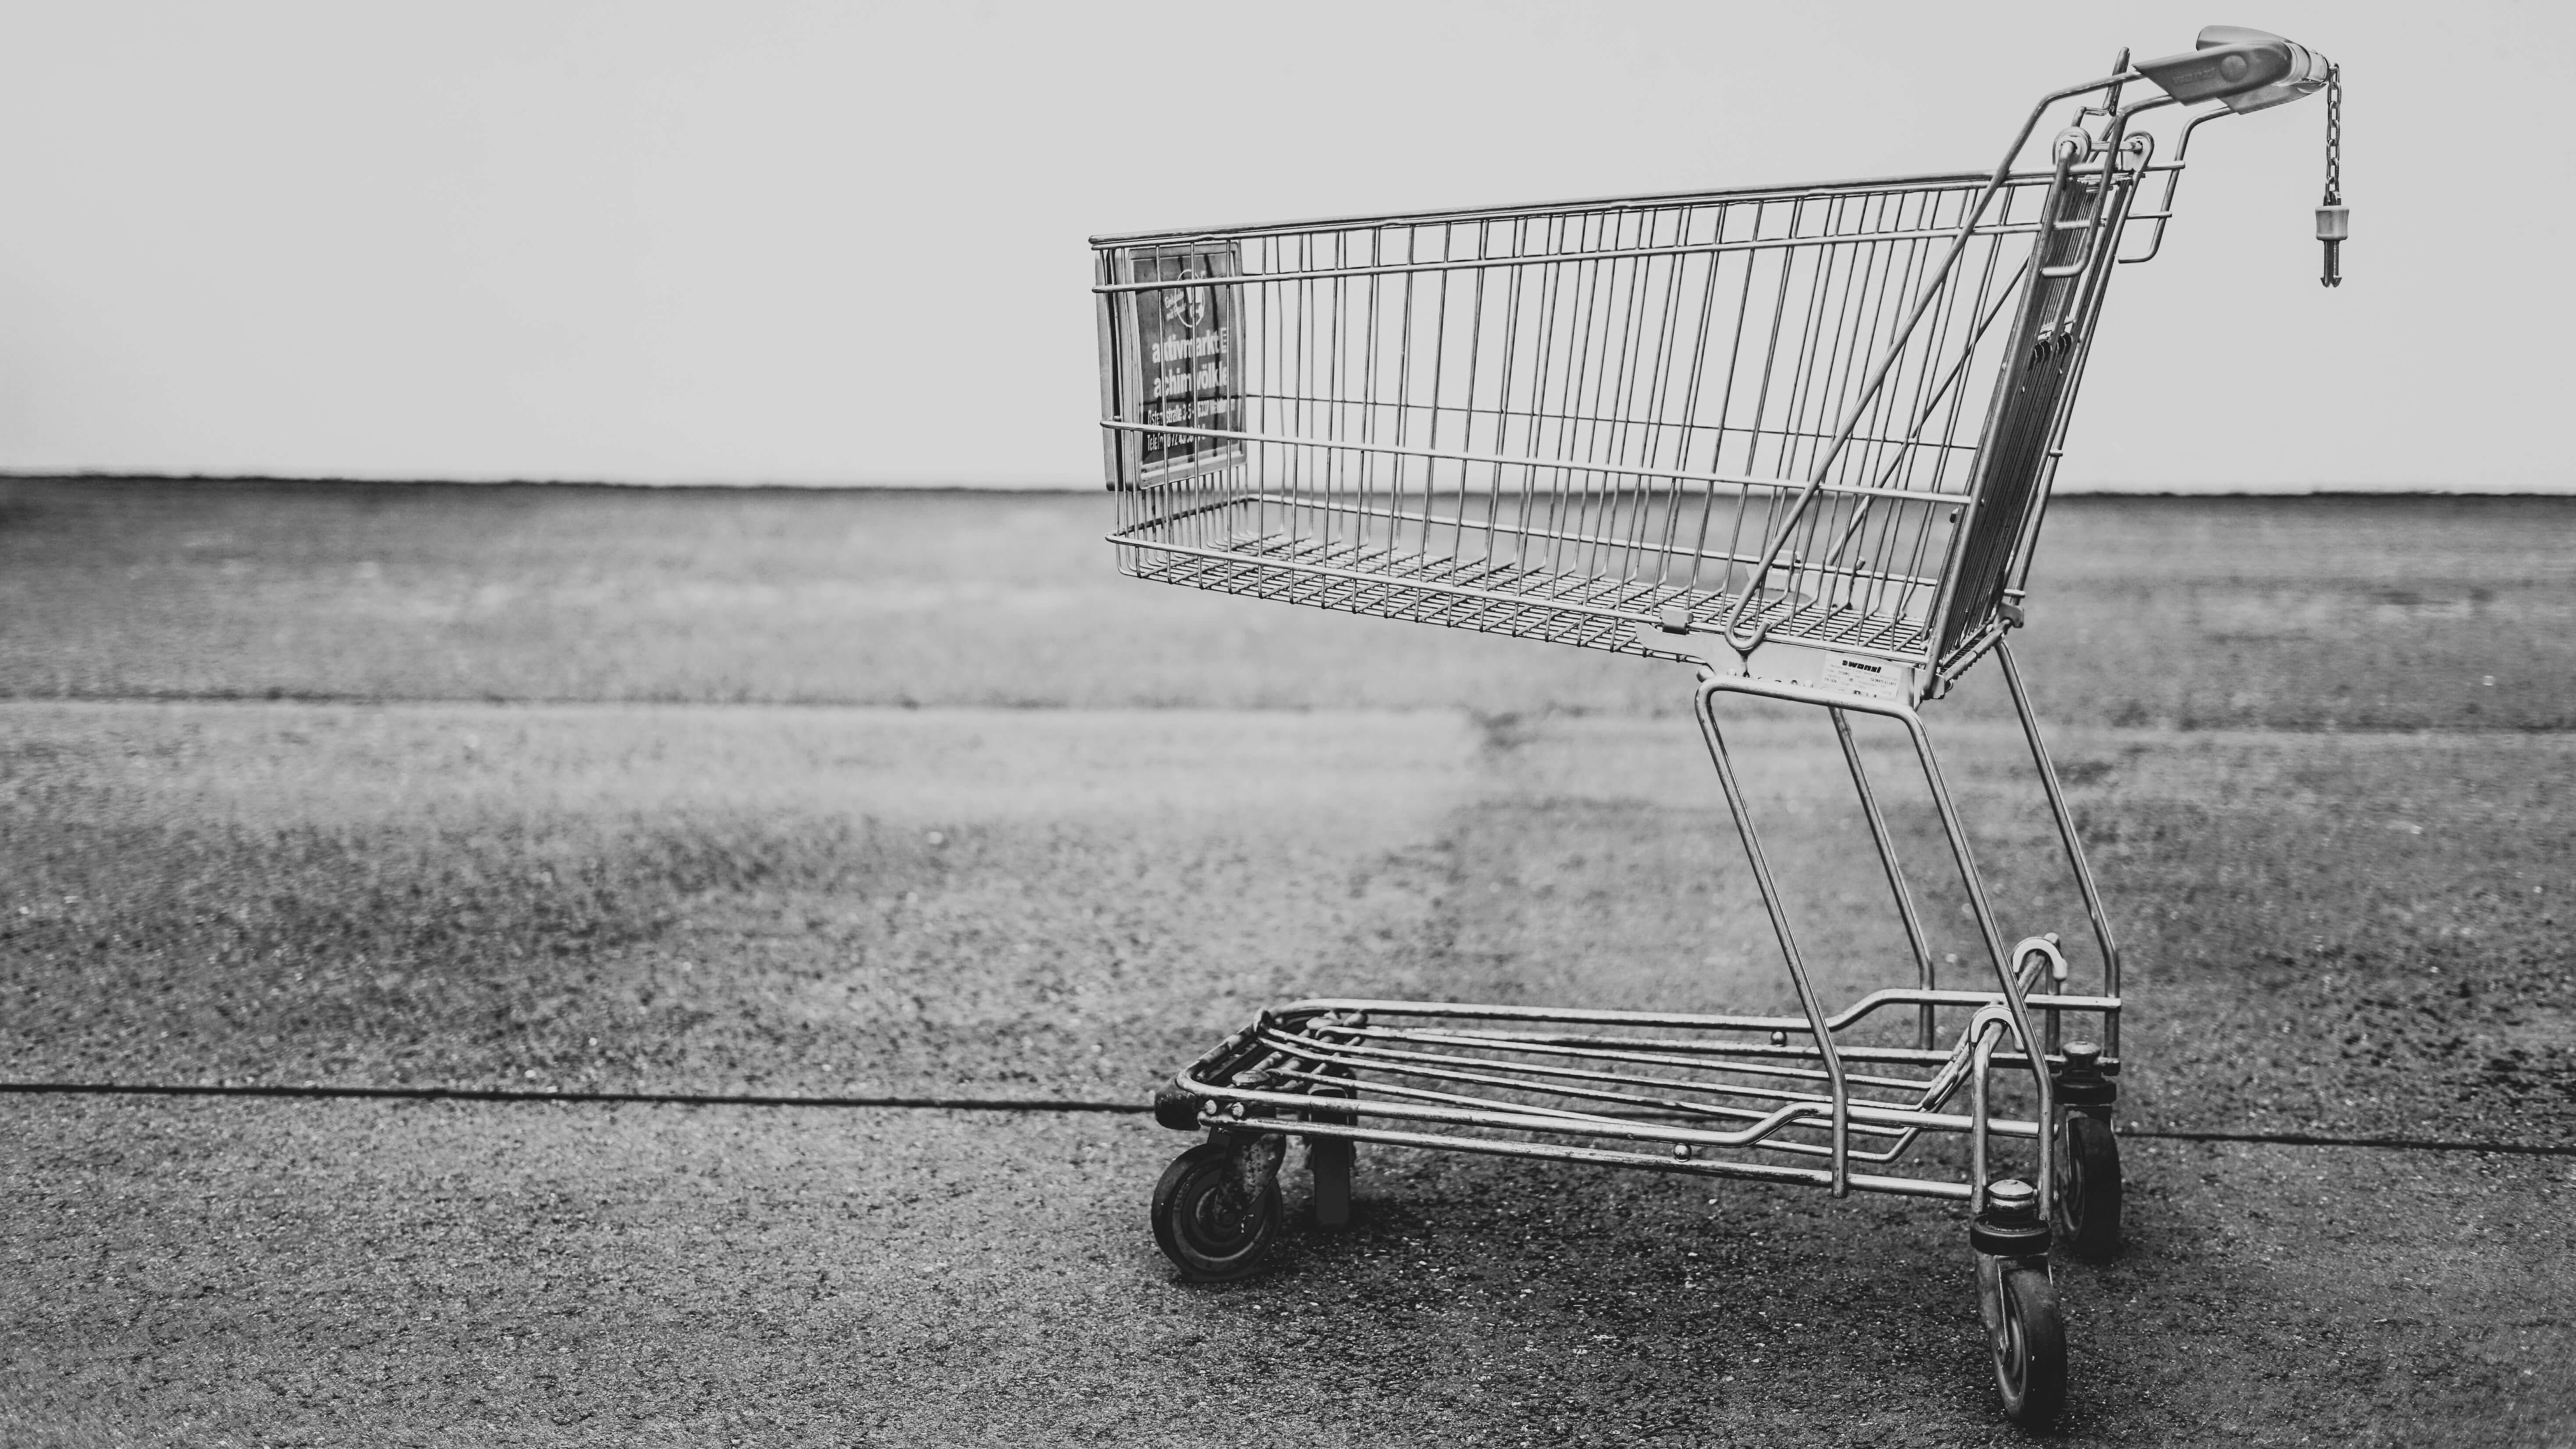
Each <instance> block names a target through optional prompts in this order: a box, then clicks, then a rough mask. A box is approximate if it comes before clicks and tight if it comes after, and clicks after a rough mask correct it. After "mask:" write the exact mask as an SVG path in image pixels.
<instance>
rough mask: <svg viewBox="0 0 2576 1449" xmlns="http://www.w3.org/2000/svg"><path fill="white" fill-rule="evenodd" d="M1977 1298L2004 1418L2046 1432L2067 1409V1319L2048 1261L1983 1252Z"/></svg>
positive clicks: (1979, 1265) (1979, 1268)
mask: <svg viewBox="0 0 2576 1449" xmlns="http://www.w3.org/2000/svg"><path fill="white" fill-rule="evenodd" d="M1977 1275H1978V1278H1979V1282H1978V1285H1977V1286H1978V1289H1979V1292H1978V1295H1977V1296H1978V1299H1979V1306H1980V1307H1981V1308H1982V1309H1983V1310H1984V1315H1985V1319H1986V1343H1987V1346H1988V1347H1989V1348H1990V1349H1991V1350H1992V1351H1993V1353H1994V1360H1995V1388H1996V1389H1997V1390H1998V1391H1999V1392H2000V1393H2001V1394H2002V1395H2003V1401H2004V1416H2005V1417H2006V1418H2008V1419H2010V1420H2012V1421H2013V1422H2014V1423H2016V1424H2019V1425H2020V1426H2021V1427H2023V1428H2025V1429H2029V1430H2032V1431H2034V1432H2045V1431H2046V1430H2047V1429H2049V1428H2050V1427H2051V1426H2052V1425H2054V1424H2055V1423H2056V1422H2057V1415H2058V1411H2059V1410H2061V1409H2063V1408H2065V1407H2066V1318H2065V1315H2064V1314H2062V1313H2061V1312H2059V1310H2058V1307H2057V1285H2056V1284H2055V1283H2053V1282H2051V1281H2050V1280H2049V1276H2048V1265H2047V1263H2046V1261H2045V1260H2042V1261H2038V1262H2030V1261H2025V1260H2019V1259H2013V1258H1996V1257H1985V1256H1981V1257H1979V1258H1978V1260H1977Z"/></svg>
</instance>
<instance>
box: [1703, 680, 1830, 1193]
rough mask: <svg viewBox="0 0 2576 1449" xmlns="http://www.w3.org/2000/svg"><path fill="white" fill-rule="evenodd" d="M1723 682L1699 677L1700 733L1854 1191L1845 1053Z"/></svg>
mask: <svg viewBox="0 0 2576 1449" xmlns="http://www.w3.org/2000/svg"><path fill="white" fill-rule="evenodd" d="M1722 687H1723V685H1722V681H1720V680H1719V679H1718V678H1717V677H1716V676H1715V675H1714V674H1703V675H1701V676H1700V686H1699V693H1698V694H1697V696H1696V697H1695V704H1696V713H1697V714H1698V715H1699V732H1700V737H1701V738H1702V739H1704V740H1706V741H1707V742H1708V758H1709V762H1710V763H1711V764H1713V765H1715V766H1716V767H1717V781H1718V784H1719V786H1720V787H1721V788H1722V789H1724V790H1725V792H1726V808H1727V810H1728V811H1729V812H1731V813H1732V814H1733V815H1734V816H1735V832H1736V834H1737V836H1739V837H1740V838H1741V839H1742V840H1743V841H1744V858H1745V860H1746V862H1747V863H1749V864H1750V865H1751V866H1752V868H1753V883H1754V884H1755V885H1756V886H1758V887H1759V888H1760V889H1761V891H1762V905H1763V909H1765V910H1767V911H1769V912H1770V915H1771V930H1772V933H1773V934H1774V935H1776V936H1778V937H1779V938H1780V955H1781V958H1782V959H1783V960H1785V961H1786V962H1787V963H1788V966H1789V980H1790V982H1791V983H1792V984H1793V985H1795V986H1796V987H1797V989H1798V1006H1799V1008H1800V1009H1801V1010H1803V1011H1804V1012H1806V1014H1807V1029H1808V1030H1809V1031H1810V1032H1812V1033H1814V1034H1815V1038H1816V1051H1817V1053H1818V1055H1819V1056H1821V1057H1822V1058H1823V1060H1824V1066H1825V1080H1826V1082H1827V1084H1828V1085H1829V1086H1830V1088H1831V1090H1832V1092H1833V1098H1834V1127H1833V1136H1834V1148H1833V1161H1834V1180H1833V1194H1834V1196H1836V1197H1843V1196H1847V1195H1848V1194H1849V1193H1850V1192H1851V1091H1850V1089H1849V1088H1848V1087H1847V1086H1845V1085H1844V1082H1843V1059H1842V1053H1841V1052H1839V1051H1837V1050H1836V1049H1835V1047H1834V1033H1833V1028H1832V1027H1831V1026H1829V1025H1827V1023H1826V1021H1825V1009H1824V1005H1823V1003H1821V1002H1819V1001H1818V1000H1817V999H1816V988H1815V986H1814V985H1813V984H1812V983H1811V982H1809V981H1808V979H1807V963H1806V961H1805V959H1804V958H1802V957H1801V956H1800V955H1799V954H1798V942H1797V938H1796V937H1795V936H1793V935H1791V934H1790V931H1789V915H1788V911H1787V910H1786V909H1785V908H1784V907H1783V905H1782V904H1781V901H1780V888H1779V886H1778V884H1777V883H1776V882H1774V881H1773V880H1772V878H1771V862H1770V861H1769V859H1767V858H1766V857H1765V856H1764V855H1763V854H1762V838H1761V836H1760V835H1758V834H1756V833H1755V831H1754V829H1753V812H1752V810H1751V809H1750V808H1749V807H1748V806H1747V805H1746V803H1745V800H1744V786H1743V784H1742V783H1741V782H1740V781H1738V780H1737V779H1736V777H1735V764H1734V762H1733V761H1731V760H1730V759H1728V758H1727V754H1726V737H1725V736H1724V735H1722V734H1721V733H1719V731H1718V728H1717V696H1718V692H1719V690H1720V689H1721V688H1722Z"/></svg>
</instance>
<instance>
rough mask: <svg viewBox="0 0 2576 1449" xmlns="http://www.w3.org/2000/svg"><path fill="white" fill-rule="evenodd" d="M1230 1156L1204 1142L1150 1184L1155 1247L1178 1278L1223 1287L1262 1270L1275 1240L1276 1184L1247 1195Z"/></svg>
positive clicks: (1270, 1181)
mask: <svg viewBox="0 0 2576 1449" xmlns="http://www.w3.org/2000/svg"><path fill="white" fill-rule="evenodd" d="M1233 1157H1234V1154H1232V1153H1231V1152H1229V1151H1227V1150H1226V1148H1225V1147H1224V1146H1223V1145H1222V1144H1220V1143H1215V1142H1202V1143H1200V1144H1199V1145H1198V1146H1196V1147H1193V1148H1191V1149H1190V1150H1189V1151H1187V1152H1184V1153H1182V1154H1181V1155H1180V1156H1178V1157H1175V1158H1173V1159H1172V1165H1171V1166H1169V1167H1167V1168H1164V1169H1163V1180H1162V1181H1160V1182H1157V1183H1155V1184H1154V1242H1155V1244H1156V1245H1157V1246H1159V1247H1160V1248H1162V1250H1163V1256H1164V1257H1166V1258H1169V1259H1171V1260H1172V1265H1173V1266H1174V1267H1176V1268H1179V1269H1180V1270H1181V1276H1182V1277H1185V1278H1188V1279H1191V1280H1193V1281H1195V1282H1200V1283H1223V1282H1227V1281H1229V1280H1232V1279H1235V1278H1240V1277H1243V1276H1244V1275H1245V1274H1248V1273H1250V1272H1252V1271H1253V1270H1254V1269H1256V1268H1258V1267H1260V1266H1261V1260H1262V1259H1263V1258H1265V1257H1267V1256H1269V1253H1270V1245H1271V1244H1272V1243H1273V1242H1275V1241H1277V1239H1278V1237H1279V1216H1280V1213H1279V1180H1278V1179H1277V1178H1276V1177H1272V1178H1269V1179H1268V1180H1266V1181H1264V1182H1263V1183H1262V1185H1261V1190H1260V1191H1259V1192H1258V1193H1254V1194H1249V1195H1247V1194H1246V1193H1245V1192H1244V1189H1243V1183H1242V1180H1241V1174H1239V1173H1238V1172H1237V1171H1236V1170H1235V1165H1234V1161H1233Z"/></svg>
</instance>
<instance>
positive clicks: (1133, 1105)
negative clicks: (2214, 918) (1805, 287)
mask: <svg viewBox="0 0 2576 1449" xmlns="http://www.w3.org/2000/svg"><path fill="white" fill-rule="evenodd" d="M0 1094H5V1095H12V1096H89V1097H257V1098H269V1099H284V1100H297V1101H331V1100H381V1101H401V1102H579V1103H584V1104H591V1105H617V1104H633V1105H641V1106H658V1107H830V1108H876V1109H886V1110H896V1111H915V1112H1023V1113H1042V1112H1061V1113H1075V1112H1107V1113H1115V1114H1123V1115H1131V1116H1143V1115H1145V1114H1146V1113H1149V1112H1151V1111H1153V1110H1154V1108H1153V1106H1152V1104H1150V1103H1146V1102H1091V1101H1083V1100H1080V1099H1076V1098H1059V1097H819V1096H787V1095H777V1094H764V1093H751V1092H558V1091H542V1090H540V1091H529V1090H526V1089H524V1088H516V1087H366V1086H330V1087H326V1086H320V1085H305V1086H289V1085H275V1086H260V1085H256V1084H245V1085H209V1084H204V1083H190V1082H0ZM2119 1135H2121V1136H2122V1137H2131V1138H2140V1139H2150V1140H2156V1141H2164V1142H2249V1143H2256V1144H2261V1145H2265V1146H2274V1147H2355V1148H2362V1149H2366V1150H2372V1151H2380V1152H2497V1153H2505V1154H2509V1155H2512V1156H2518V1157H2576V1143H2548V1142H2478V1141H2462V1140H2458V1139H2453V1138H2439V1137H2335V1136H2328V1135H2325V1134H2322V1133H2313V1132H2231V1131H2224V1130H2200V1129H2194V1128H2160V1129H2154V1130H2147V1129H2140V1128H2122V1129H2120V1134H2119Z"/></svg>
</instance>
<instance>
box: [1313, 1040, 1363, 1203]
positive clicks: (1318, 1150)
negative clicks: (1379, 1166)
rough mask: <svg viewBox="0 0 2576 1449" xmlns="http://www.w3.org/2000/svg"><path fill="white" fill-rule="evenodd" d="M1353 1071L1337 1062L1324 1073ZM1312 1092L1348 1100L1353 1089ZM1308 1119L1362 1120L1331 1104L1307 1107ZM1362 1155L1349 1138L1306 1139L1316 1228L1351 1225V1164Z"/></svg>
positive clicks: (1321, 1088) (1324, 1088)
mask: <svg viewBox="0 0 2576 1449" xmlns="http://www.w3.org/2000/svg"><path fill="white" fill-rule="evenodd" d="M1350 1074H1351V1069H1350V1068H1348V1067H1345V1066H1339V1065H1334V1066H1327V1067H1325V1068H1324V1075H1325V1076H1328V1077H1348V1076H1349V1075H1350ZM1312 1095H1313V1096H1315V1097H1317V1098H1332V1099H1339V1100H1348V1099H1349V1098H1350V1096H1351V1089H1350V1088H1349V1087H1346V1086H1339V1085H1334V1086H1318V1087H1316V1088H1315V1089H1314V1092H1313V1094H1312ZM1306 1120H1307V1121H1309V1122H1321V1123H1328V1124H1330V1125H1332V1126H1336V1127H1349V1126H1353V1125H1355V1124H1357V1123H1358V1121H1359V1120H1360V1119H1359V1114H1358V1113H1356V1112H1342V1111H1336V1110H1334V1109H1332V1108H1330V1107H1312V1108H1309V1109H1307V1112H1306ZM1358 1157H1359V1144H1357V1143H1355V1142H1353V1141H1351V1139H1349V1138H1347V1137H1309V1138H1307V1139H1306V1168H1307V1170H1308V1171H1309V1172H1311V1173H1313V1174H1314V1178H1315V1203H1314V1209H1315V1226H1316V1227H1318V1228H1322V1229H1325V1230H1326V1231H1331V1230H1332V1229H1335V1228H1345V1227H1348V1226H1350V1222H1351V1167H1352V1164H1353V1163H1354V1162H1355V1161H1357V1159H1358Z"/></svg>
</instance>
